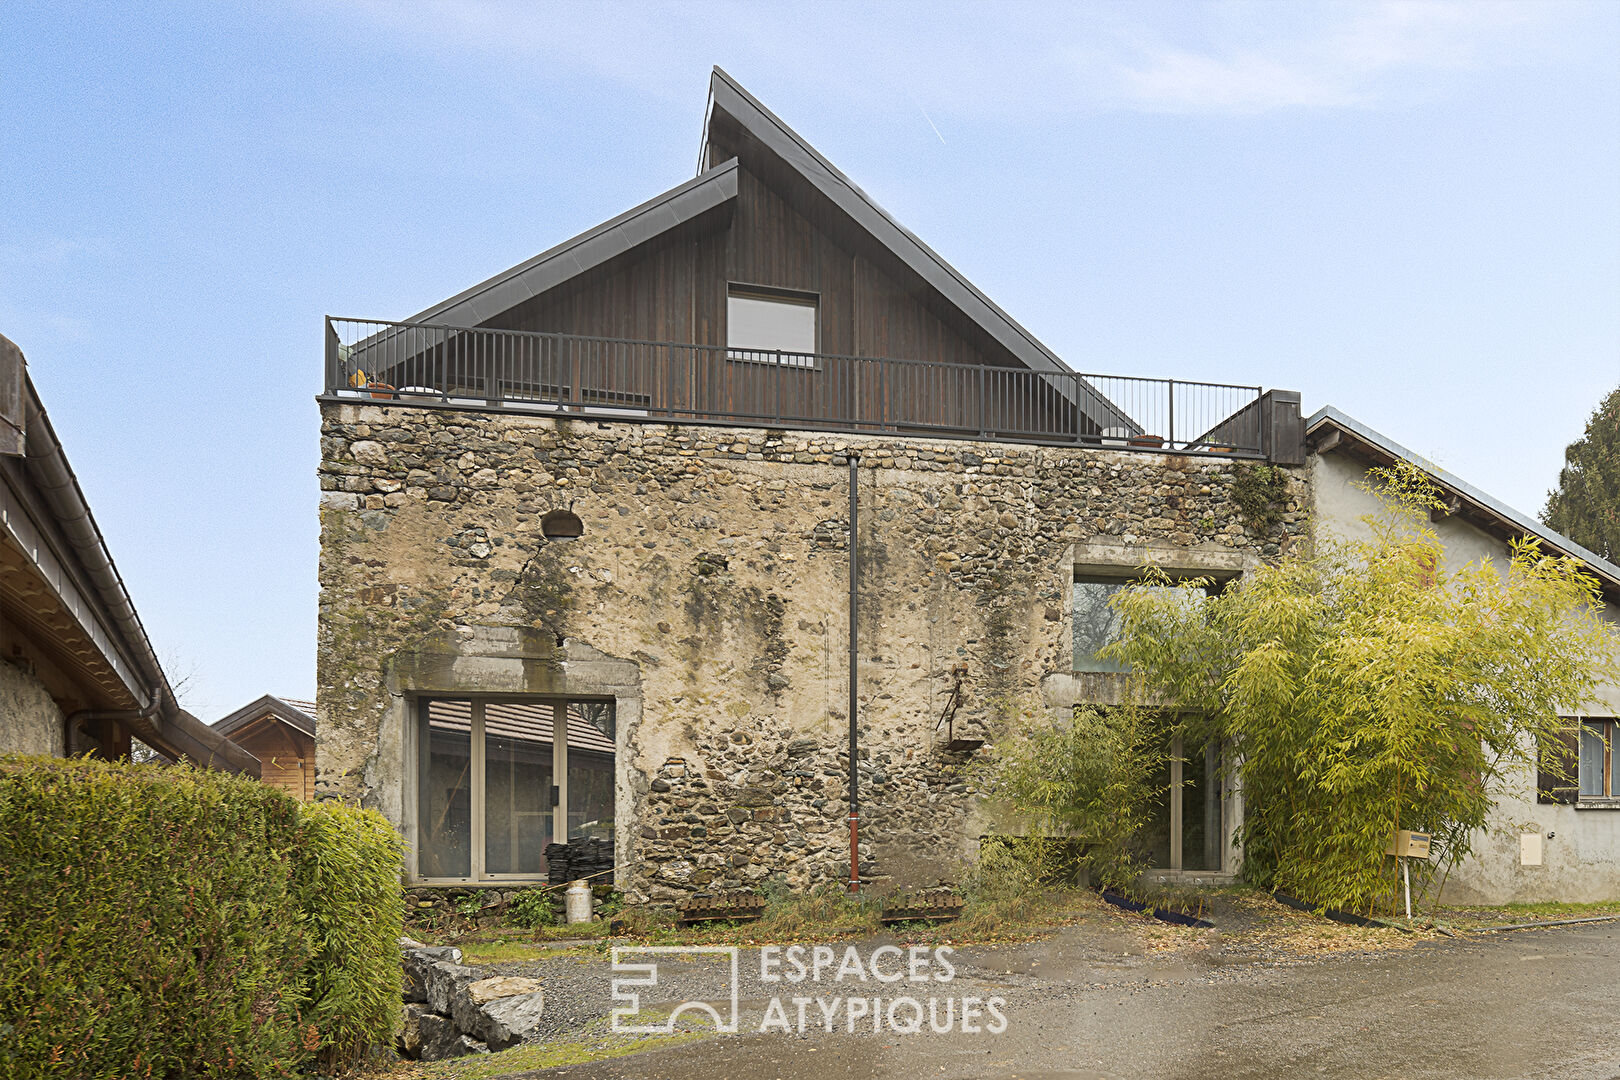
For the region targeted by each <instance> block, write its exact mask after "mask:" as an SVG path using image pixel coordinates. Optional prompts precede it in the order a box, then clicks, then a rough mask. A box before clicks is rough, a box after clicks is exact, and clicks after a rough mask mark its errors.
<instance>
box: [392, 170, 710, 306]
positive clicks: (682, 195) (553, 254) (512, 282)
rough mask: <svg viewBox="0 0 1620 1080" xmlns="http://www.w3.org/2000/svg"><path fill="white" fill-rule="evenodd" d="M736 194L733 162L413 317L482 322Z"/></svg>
mask: <svg viewBox="0 0 1620 1080" xmlns="http://www.w3.org/2000/svg"><path fill="white" fill-rule="evenodd" d="M736 197H737V163H736V162H735V161H728V162H726V163H724V164H722V165H718V166H716V167H715V168H712V169H709V170H707V171H706V172H702V173H699V174H698V175H697V176H696V177H695V178H693V179H691V180H688V181H687V182H686V183H684V184H681V185H679V186H678V187H673V188H671V189H670V190H668V191H666V192H664V193H663V194H662V195H659V196H657V197H656V198H653V199H649V200H648V201H646V202H644V203H642V204H641V205H640V206H637V207H635V208H634V209H631V210H626V211H625V212H624V213H622V214H620V215H619V216H618V217H615V218H610V219H609V220H607V221H604V222H603V223H602V224H600V225H598V226H596V227H595V228H594V229H587V230H585V231H584V232H582V233H580V234H579V235H578V236H576V237H574V238H573V239H571V240H564V241H563V242H562V243H560V244H558V245H557V246H556V247H553V248H548V249H547V250H545V251H542V252H541V253H540V254H538V255H536V256H535V257H534V258H532V259H529V260H527V261H526V262H520V263H518V264H517V265H516V266H514V267H512V268H511V269H509V270H503V271H501V272H500V273H499V274H496V275H495V276H494V277H492V278H490V279H489V280H487V281H481V282H479V283H478V284H477V285H474V286H473V287H472V288H470V289H466V290H464V291H462V292H459V293H457V294H456V295H454V296H452V297H450V299H448V300H445V301H442V302H441V303H437V304H434V305H433V306H432V307H430V308H428V309H426V310H425V311H420V312H417V313H416V314H415V315H412V316H411V317H410V319H408V320H407V321H408V322H413V323H445V324H448V325H451V326H458V327H466V326H477V325H478V324H480V323H482V322H485V321H487V320H489V319H492V318H494V317H495V316H497V315H499V314H501V313H502V312H503V311H508V310H510V309H511V308H514V307H516V306H517V305H519V304H521V303H523V301H525V300H528V299H531V298H533V297H536V296H539V295H540V294H541V293H543V292H546V291H547V290H550V289H554V288H556V287H557V286H558V285H561V284H562V283H563V282H565V281H568V280H569V279H570V278H574V277H578V276H579V275H580V274H583V273H585V271H587V270H591V269H594V268H596V267H598V266H601V265H602V264H603V263H605V262H607V261H608V260H609V259H611V258H613V257H614V256H615V255H621V254H623V253H625V252H627V251H629V250H630V249H631V248H634V247H638V246H640V245H641V244H644V243H646V242H647V241H649V240H652V239H654V238H655V237H658V236H661V235H663V234H664V233H667V232H669V231H670V230H671V229H674V228H676V227H677V226H680V225H684V224H685V223H687V222H689V221H692V220H694V219H696V218H698V217H699V216H701V215H703V214H706V213H708V212H709V211H711V210H714V209H716V208H718V207H720V206H724V205H725V204H726V203H728V202H730V201H731V200H732V199H735V198H736Z"/></svg>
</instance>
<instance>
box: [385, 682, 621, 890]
mask: <svg viewBox="0 0 1620 1080" xmlns="http://www.w3.org/2000/svg"><path fill="white" fill-rule="evenodd" d="M614 728H615V725H614V716H613V704H612V702H609V701H561V700H526V701H513V700H500V699H483V698H471V699H469V698H460V699H432V700H424V701H423V702H421V704H420V708H419V711H418V713H417V727H416V746H417V765H416V787H417V794H416V818H417V823H416V837H415V839H416V873H417V876H418V877H419V878H424V879H456V880H474V881H477V880H484V879H491V878H543V877H545V876H546V871H547V867H546V859H545V851H546V847H547V845H549V844H552V843H562V842H565V841H568V840H570V839H587V838H597V837H600V838H604V839H608V840H609V841H611V840H612V837H613V817H614V788H615V783H614V775H615V771H614V742H613V740H614ZM564 732H566V738H563V737H562V736H563V735H564ZM565 781H566V782H565ZM559 801H566V804H567V813H566V814H565V813H563V812H562V810H560V809H559V807H558V803H559Z"/></svg>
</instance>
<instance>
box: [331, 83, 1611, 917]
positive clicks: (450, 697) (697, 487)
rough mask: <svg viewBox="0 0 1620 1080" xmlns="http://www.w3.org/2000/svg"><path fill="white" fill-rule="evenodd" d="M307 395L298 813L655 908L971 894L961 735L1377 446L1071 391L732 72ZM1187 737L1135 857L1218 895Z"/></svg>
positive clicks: (1116, 683) (1228, 396)
mask: <svg viewBox="0 0 1620 1080" xmlns="http://www.w3.org/2000/svg"><path fill="white" fill-rule="evenodd" d="M319 406H320V410H321V417H322V438H321V449H322V461H321V465H320V482H321V523H322V529H321V563H320V584H321V594H320V637H319V653H318V676H317V677H318V695H317V714H318V716H319V723H318V724H317V725H316V732H317V745H316V781H315V783H316V790H317V793H318V794H319V795H322V796H328V797H338V798H343V799H347V800H352V801H359V802H363V803H365V804H367V805H371V806H375V807H377V808H378V809H380V810H381V811H382V812H383V813H384V814H386V815H387V816H388V817H389V818H390V819H391V820H393V821H395V822H396V823H397V824H398V825H399V827H400V829H401V831H402V833H403V835H404V836H405V837H406V838H407V840H408V841H409V845H408V847H409V854H408V857H407V858H408V865H407V877H408V879H409V880H410V881H411V882H412V883H414V884H423V885H431V884H463V885H464V884H475V885H491V886H499V885H502V884H506V883H522V882H534V881H544V880H545V879H546V877H547V848H548V846H549V845H552V844H570V845H573V844H580V843H583V842H590V841H595V842H598V843H611V844H612V847H613V851H614V855H615V861H616V870H615V878H616V880H617V882H618V884H619V885H620V886H621V887H622V888H623V889H625V890H626V892H627V894H628V895H629V897H630V899H632V900H653V901H660V902H667V901H673V900H678V899H680V898H682V897H685V896H688V895H690V894H691V893H693V892H695V891H702V890H714V889H724V888H731V887H740V886H757V885H760V884H761V883H763V882H764V881H766V880H767V879H775V880H779V881H782V882H784V883H785V884H786V885H788V886H790V887H794V888H804V887H809V886H813V885H816V884H820V883H840V882H847V881H848V880H849V879H850V877H851V874H852V872H856V873H858V874H859V876H860V877H861V879H862V880H863V881H865V882H868V883H871V884H873V885H875V886H878V887H904V886H913V885H927V884H934V883H936V882H938V881H939V880H941V879H954V878H956V877H958V876H959V874H960V871H961V867H962V865H963V863H964V861H965V860H970V859H972V858H973V856H974V854H975V852H976V849H977V844H978V842H979V840H980V838H981V837H982V836H984V835H987V834H990V833H994V832H996V831H998V830H999V829H1004V828H1008V827H1009V825H1008V823H1007V822H1006V821H1004V820H1002V819H1001V817H1000V815H998V814H997V813H996V811H995V808H994V807H993V806H989V805H986V804H985V803H984V801H983V800H982V799H980V798H979V797H978V796H977V795H976V793H975V789H974V776H973V773H972V769H971V765H972V762H973V761H974V759H975V757H976V756H977V755H978V754H979V753H980V752H981V749H982V747H983V746H984V744H985V742H986V741H987V740H991V739H993V738H994V737H995V735H996V733H997V732H998V731H1001V730H1005V728H1006V726H1007V725H1016V724H1018V723H1021V722H1028V721H1029V720H1031V719H1034V718H1038V717H1042V716H1045V715H1054V714H1055V715H1063V714H1066V713H1068V712H1069V711H1071V710H1072V709H1073V707H1074V706H1075V705H1076V704H1077V703H1081V702H1095V703H1101V704H1107V703H1111V702H1114V701H1117V700H1118V699H1119V695H1120V693H1121V689H1122V680H1123V679H1124V678H1125V675H1124V674H1123V673H1121V672H1119V671H1118V670H1114V669H1112V666H1111V665H1109V664H1107V663H1104V662H1101V661H1099V660H1098V658H1097V657H1096V656H1095V655H1094V654H1095V652H1096V650H1097V648H1098V647H1099V646H1100V645H1101V644H1102V643H1103V642H1104V641H1105V640H1106V638H1107V635H1108V633H1109V632H1110V629H1111V624H1110V612H1109V609H1108V607H1107V601H1108V598H1109V597H1110V596H1111V595H1112V593H1113V592H1114V591H1116V590H1117V589H1119V588H1120V587H1121V586H1122V585H1123V584H1125V583H1127V582H1129V581H1130V580H1131V579H1132V578H1133V577H1134V576H1136V575H1137V574H1138V573H1139V572H1140V569H1141V568H1142V567H1143V566H1144V565H1146V564H1148V563H1154V564H1156V565H1158V566H1161V567H1163V568H1165V569H1166V570H1167V571H1169V572H1170V573H1172V574H1180V575H1186V576H1207V577H1210V578H1213V579H1214V580H1216V581H1217V582H1219V581H1227V580H1232V579H1234V578H1236V577H1238V576H1239V575H1241V574H1243V573H1244V572H1245V571H1246V570H1248V569H1250V568H1252V567H1254V566H1256V565H1258V564H1259V563H1260V561H1261V560H1263V559H1266V558H1268V557H1274V556H1276V555H1277V554H1279V553H1281V552H1284V551H1287V550H1289V549H1290V548H1291V547H1292V546H1294V545H1297V544H1299V543H1302V542H1303V541H1304V540H1305V539H1306V538H1307V529H1308V528H1309V527H1310V520H1311V518H1310V512H1311V511H1312V509H1313V506H1316V507H1320V506H1321V505H1323V500H1322V496H1321V487H1322V485H1324V484H1330V485H1335V486H1343V485H1345V484H1347V483H1348V481H1349V479H1350V478H1351V476H1352V475H1358V474H1359V473H1360V472H1363V471H1364V470H1365V468H1366V467H1368V465H1370V464H1374V463H1377V461H1379V460H1382V459H1381V458H1380V457H1379V455H1380V454H1382V455H1384V457H1385V458H1387V457H1388V456H1389V455H1390V453H1391V451H1390V450H1389V449H1388V446H1391V445H1393V444H1388V445H1386V444H1387V440H1382V441H1381V440H1380V439H1379V438H1374V437H1368V436H1364V435H1363V434H1361V433H1358V429H1357V428H1356V426H1355V425H1354V423H1353V422H1351V421H1348V419H1347V418H1342V417H1339V416H1338V415H1337V414H1333V413H1331V412H1330V411H1324V413H1322V414H1318V416H1316V417H1313V418H1311V419H1310V420H1309V421H1308V423H1307V420H1306V419H1305V418H1303V417H1302V416H1301V413H1300V398H1299V395H1298V394H1296V393H1291V392H1287V391H1280V390H1270V391H1266V390H1262V389H1260V388H1257V387H1242V386H1228V385H1221V384H1216V383H1188V382H1178V381H1173V380H1165V379H1150V378H1134V377H1133V378H1126V377H1104V376H1094V375H1083V374H1079V373H1076V372H1075V371H1073V370H1072V369H1071V368H1069V367H1068V366H1067V365H1066V364H1064V363H1063V362H1062V361H1061V360H1060V359H1059V358H1058V357H1056V356H1055V355H1053V353H1052V352H1051V351H1050V350H1048V349H1047V348H1046V347H1045V346H1043V345H1042V344H1041V343H1040V342H1038V341H1037V340H1035V339H1034V337H1032V336H1031V335H1030V334H1029V333H1028V332H1027V331H1026V330H1024V329H1023V328H1022V327H1021V326H1019V325H1018V323H1017V322H1015V321H1014V320H1013V319H1012V317H1011V316H1009V315H1008V314H1007V313H1006V312H1004V311H1003V310H1002V309H1001V308H999V307H998V306H997V305H996V304H995V303H994V302H993V301H992V300H990V299H989V298H988V297H986V296H985V295H984V294H983V293H981V292H980V291H979V290H978V289H976V288H975V287H974V286H973V285H972V284H971V283H969V282H968V281H967V280H965V279H964V278H963V277H962V276H961V275H960V274H959V273H958V272H957V271H955V270H954V269H953V268H952V267H950V266H949V265H948V264H947V263H946V262H945V261H944V260H943V259H941V258H940V257H939V256H938V255H937V254H935V253H934V252H933V251H932V250H930V249H929V248H928V247H927V246H926V245H925V244H924V243H922V241H920V240H919V239H917V237H915V236H913V235H912V234H911V233H910V232H908V231H907V230H905V229H904V228H903V227H901V226H900V225H899V224H898V223H897V222H895V221H894V220H893V219H892V218H891V217H890V216H889V215H888V214H886V213H885V212H884V211H883V210H882V209H881V208H880V207H878V206H877V205H876V204H875V203H874V202H873V201H872V200H871V199H870V198H869V197H868V196H866V195H865V194H864V193H863V192H862V191H861V190H860V188H858V187H857V186H856V185H855V184H854V183H853V182H852V181H851V180H850V179H849V178H848V177H846V176H844V174H843V173H841V172H839V171H838V170H837V169H836V168H835V167H833V166H832V165H831V164H830V163H829V162H828V161H827V160H826V159H825V158H823V157H822V156H821V155H820V154H819V153H817V152H816V151H815V150H814V149H813V148H812V147H810V146H809V145H808V144H807V143H805V142H804V140H803V139H801V138H800V137H799V136H798V135H796V134H795V133H794V132H793V131H792V130H791V129H790V128H788V126H787V125H786V124H784V123H783V122H782V121H781V120H779V119H778V118H777V117H776V116H774V115H773V114H772V113H771V112H770V111H768V110H767V109H766V108H765V107H764V106H763V105H761V104H760V103H759V102H758V101H757V100H755V99H754V98H753V97H752V96H751V95H749V94H748V92H747V91H745V90H744V89H743V88H742V87H741V86H739V85H738V84H737V83H736V82H735V81H733V80H732V79H731V78H730V77H728V76H727V75H726V74H725V73H724V72H722V71H719V70H718V69H716V71H715V73H714V76H713V79H712V81H711V86H710V100H709V107H708V111H707V116H706V123H705V129H704V146H703V153H702V158H701V168H700V171H699V173H698V175H697V176H696V177H695V178H693V179H691V180H689V181H687V182H686V183H683V184H681V185H679V186H677V187H675V188H673V189H672V190H670V191H668V192H666V193H665V194H663V195H661V196H659V197H657V198H655V199H653V200H652V201H650V202H648V203H645V204H643V205H641V206H639V207H636V208H635V209H633V210H630V211H628V212H626V213H625V214H622V215H620V216H619V217H617V218H614V219H613V220H611V221H608V222H605V223H604V224H602V225H601V226H599V227H597V228H595V229H592V230H590V231H588V232H586V233H584V234H582V235H581V236H578V237H576V238H574V239H572V240H569V241H567V242H566V243H563V244H560V245H558V246H557V247H555V248H552V249H551V250H549V251H546V252H544V253H542V254H540V255H538V256H536V257H535V258H533V259H531V260H529V261H527V262H525V263H522V264H520V265H518V266H515V267H513V268H511V269H510V270H507V271H506V272H504V273H501V274H498V275H496V276H495V277H493V278H491V279H489V280H488V281H485V282H483V283H482V284H479V285H476V286H474V287H473V288H471V289H468V290H467V291H465V292H463V293H461V294H459V295H457V296H454V297H451V298H450V299H448V300H446V301H444V302H443V303H441V304H437V305H435V306H434V307H432V308H430V309H428V310H426V311H423V312H421V313H419V314H417V315H415V316H413V317H411V318H410V319H407V320H404V321H402V322H384V321H378V320H359V319H329V320H327V333H326V351H325V389H324V392H323V393H322V395H321V396H320V398H319ZM1468 491H1469V492H1471V491H1472V489H1468ZM1474 494H1477V493H1474ZM1335 499H1336V501H1335V500H1330V501H1329V502H1330V504H1331V506H1332V508H1334V509H1335V511H1336V512H1337V511H1343V512H1344V513H1345V514H1347V515H1348V516H1347V517H1346V518H1345V521H1347V522H1353V521H1354V514H1353V513H1351V511H1353V510H1355V507H1354V506H1353V504H1352V502H1351V501H1350V500H1348V499H1347V498H1338V497H1335ZM1458 505H1459V513H1460V514H1464V516H1466V517H1468V520H1469V522H1470V524H1469V525H1468V526H1467V528H1468V529H1471V530H1474V532H1475V533H1478V535H1479V536H1480V537H1500V536H1505V535H1510V534H1512V535H1517V534H1518V533H1522V532H1525V531H1534V532H1536V533H1537V534H1538V535H1542V536H1544V537H1551V534H1548V533H1546V531H1545V530H1540V529H1539V528H1537V527H1535V526H1534V525H1533V523H1529V522H1527V521H1525V520H1523V519H1520V518H1518V517H1516V516H1513V517H1509V516H1504V515H1503V514H1502V513H1501V512H1500V510H1501V508H1500V507H1497V506H1496V505H1495V504H1491V503H1488V502H1487V503H1482V502H1481V501H1480V500H1479V499H1475V498H1473V496H1472V495H1469V494H1468V493H1467V492H1464V493H1463V498H1462V500H1461V501H1460V502H1459V504H1458ZM1346 527H1351V526H1348V525H1347V526H1346ZM1469 535H1470V536H1473V533H1470V534H1469ZM1561 540H1562V538H1556V539H1549V543H1551V544H1552V545H1553V546H1555V547H1558V549H1559V550H1563V551H1571V550H1572V549H1571V545H1569V544H1568V542H1567V541H1563V542H1562V544H1561V545H1560V544H1559V543H1558V541H1561ZM1481 542H1484V541H1481ZM1493 542H1495V541H1493ZM1588 554H1589V553H1588ZM1591 559H1592V560H1595V559H1596V557H1595V556H1592V557H1591ZM1589 561H1591V560H1589ZM1597 563H1601V560H1597ZM1594 565H1596V564H1594ZM1602 569H1603V573H1604V574H1606V575H1608V576H1607V577H1605V579H1604V580H1605V585H1606V587H1607V588H1609V589H1611V590H1613V592H1614V595H1620V570H1617V569H1616V568H1614V567H1612V566H1609V565H1608V564H1602ZM1616 704H1620V698H1617V700H1616ZM852 743H853V744H854V745H855V746H856V747H857V749H856V751H855V756H854V760H853V762H852V761H851V754H850V751H851V746H852ZM1176 749H1177V756H1176V760H1175V762H1174V763H1173V765H1172V775H1171V777H1170V778H1169V779H1170V780H1171V781H1172V782H1173V783H1172V786H1171V790H1170V792H1169V794H1168V796H1167V798H1166V800H1165V805H1164V806H1163V807H1162V808H1161V813H1160V816H1159V820H1158V821H1157V823H1156V824H1155V827H1154V830H1153V835H1152V836H1151V837H1150V841H1151V844H1152V847H1153V850H1154V858H1155V863H1156V865H1157V866H1158V867H1159V870H1158V871H1157V872H1158V873H1160V874H1162V875H1167V876H1174V877H1185V878H1189V879H1194V880H1200V881H1212V880H1225V879H1229V878H1230V876H1231V875H1232V874H1233V873H1234V872H1235V871H1236V870H1237V868H1238V864H1239V860H1240V858H1241V852H1239V851H1238V850H1236V849H1235V848H1234V847H1233V845H1232V843H1231V840H1230V838H1231V836H1232V832H1233V829H1234V828H1235V827H1236V825H1237V824H1238V823H1239V822H1240V821H1241V814H1242V799H1241V793H1240V792H1237V791H1233V790H1229V789H1228V788H1226V787H1223V782H1222V780H1221V759H1220V753H1219V748H1218V747H1213V746H1212V747H1177V748H1176ZM852 789H853V795H854V796H855V798H854V799H852ZM1616 790H1620V789H1616ZM1582 798H1583V799H1585V798H1586V797H1585V796H1584V795H1583V796H1582ZM1594 798H1595V796H1594ZM852 803H858V806H852ZM1578 808H1579V807H1578V806H1577V807H1576V809H1578ZM852 809H853V810H857V811H858V813H857V816H856V818H855V822H854V824H856V825H858V841H855V842H854V843H855V844H857V845H858V848H857V850H858V855H859V863H858V870H852V865H851V854H852V851H851V848H852V820H851V818H852ZM1556 809H1558V810H1560V811H1563V810H1566V809H1568V808H1567V807H1557V808H1556ZM1588 820H1591V819H1590V818H1588ZM1607 820H1611V819H1607V818H1605V821H1607ZM1612 820H1615V821H1620V818H1614V819H1612ZM1565 827H1566V826H1563V825H1560V829H1559V836H1560V837H1561V838H1562V837H1564V836H1565V835H1567V834H1566V833H1565V832H1564V831H1563V830H1564V828H1565ZM1575 831H1576V832H1579V831H1580V830H1579V829H1576V830H1575ZM1562 842H1563V841H1562V840H1560V841H1559V843H1562ZM1571 844H1572V845H1574V841H1571ZM1575 847H1578V845H1575ZM1599 847H1601V845H1599ZM1599 847H1592V848H1591V849H1590V850H1588V851H1587V852H1586V855H1583V854H1581V852H1580V851H1574V854H1571V855H1570V856H1569V858H1570V860H1571V861H1570V863H1569V871H1568V874H1567V875H1566V877H1567V876H1568V875H1578V874H1579V873H1580V870H1579V866H1580V865H1582V859H1584V858H1586V857H1587V855H1592V854H1593V853H1594V852H1597V851H1598V850H1599ZM1561 850H1563V849H1560V848H1558V847H1553V846H1549V848H1548V852H1549V854H1548V859H1549V860H1551V859H1552V858H1554V857H1555V856H1556V855H1557V853H1558V852H1559V851H1561ZM1571 850H1574V848H1571ZM1605 850H1607V849H1605ZM552 852H553V857H554V858H555V857H556V855H557V854H558V849H556V848H553V849H552ZM1593 857H1596V856H1593ZM1604 857H1607V858H1610V859H1611V863H1610V865H1609V866H1608V869H1607V870H1606V871H1605V872H1606V873H1607V874H1608V875H1609V876H1608V881H1609V883H1610V888H1611V889H1612V887H1613V885H1614V884H1616V883H1620V882H1617V875H1616V868H1615V866H1614V865H1613V863H1612V855H1610V856H1604ZM1515 866H1517V863H1516V862H1515ZM1524 875H1528V876H1525V877H1524V881H1521V882H1520V884H1522V885H1523V886H1524V888H1526V889H1532V890H1533V889H1534V888H1535V887H1536V884H1535V883H1536V882H1538V881H1540V882H1543V883H1545V882H1546V881H1548V880H1549V878H1548V875H1546V874H1542V875H1541V876H1540V877H1536V876H1534V875H1533V874H1531V871H1530V870H1529V869H1526V870H1525V871H1524ZM1508 877H1509V878H1512V879H1513V880H1515V881H1519V877H1520V875H1519V874H1518V871H1516V870H1515V871H1514V872H1513V873H1510V874H1508ZM1479 881H1480V887H1481V888H1482V889H1489V888H1492V887H1497V886H1492V885H1490V883H1489V881H1488V880H1487V878H1486V877H1481V878H1479ZM1526 882H1528V884H1526ZM1514 887H1518V886H1514ZM1521 891H1522V890H1521Z"/></svg>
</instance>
